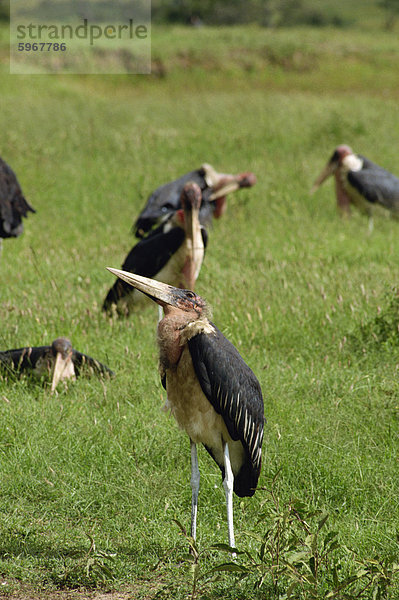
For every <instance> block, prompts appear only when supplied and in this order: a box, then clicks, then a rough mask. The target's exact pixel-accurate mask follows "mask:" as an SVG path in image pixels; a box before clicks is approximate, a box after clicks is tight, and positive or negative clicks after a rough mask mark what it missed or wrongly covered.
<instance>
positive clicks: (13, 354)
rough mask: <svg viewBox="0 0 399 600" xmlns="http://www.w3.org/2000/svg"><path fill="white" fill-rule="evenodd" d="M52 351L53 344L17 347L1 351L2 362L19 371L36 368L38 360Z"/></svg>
mask: <svg viewBox="0 0 399 600" xmlns="http://www.w3.org/2000/svg"><path fill="white" fill-rule="evenodd" d="M49 353H51V346H36V347H29V346H27V347H26V348H15V349H13V350H5V351H3V352H0V364H1V365H2V366H4V367H8V368H12V369H15V370H17V371H25V370H27V369H34V368H35V366H36V363H37V361H38V360H39V359H40V358H43V357H44V356H46V355H47V354H49Z"/></svg>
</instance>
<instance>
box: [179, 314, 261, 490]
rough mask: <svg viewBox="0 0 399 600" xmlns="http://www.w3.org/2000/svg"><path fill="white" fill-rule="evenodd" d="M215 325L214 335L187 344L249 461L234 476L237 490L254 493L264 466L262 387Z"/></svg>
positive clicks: (198, 372) (206, 389)
mask: <svg viewBox="0 0 399 600" xmlns="http://www.w3.org/2000/svg"><path fill="white" fill-rule="evenodd" d="M213 327H214V328H215V333H214V334H205V333H200V334H198V335H196V336H194V337H193V338H191V339H190V340H189V341H188V347H189V350H190V354H191V358H192V361H193V365H194V370H195V373H196V375H197V377H198V381H199V383H200V385H201V388H202V391H203V392H204V394H205V396H206V397H207V398H208V400H209V402H210V403H211V404H212V406H213V407H214V409H215V410H216V412H217V413H219V414H220V415H222V417H223V420H224V422H225V424H226V427H227V429H228V431H229V434H230V436H231V438H232V439H233V440H240V441H241V443H242V445H243V447H244V450H245V454H246V461H245V463H244V464H243V465H242V467H241V469H240V471H239V473H238V474H235V476H234V491H235V493H236V494H237V495H239V496H252V495H253V494H254V492H255V489H256V485H257V482H258V478H259V474H260V467H261V446H262V441H263V426H264V409H263V398H262V390H261V388H260V385H259V382H258V380H257V378H256V377H255V375H254V373H253V372H252V370H251V369H250V368H249V367H248V365H247V364H246V363H245V362H244V360H243V359H242V357H241V355H240V354H239V352H238V351H237V350H236V348H235V347H234V346H233V344H231V343H230V342H229V341H228V340H227V339H226V338H225V337H224V335H223V334H222V333H221V332H220V331H219V330H218V329H217V327H215V326H214V325H213ZM207 449H208V451H210V452H211V449H209V448H207Z"/></svg>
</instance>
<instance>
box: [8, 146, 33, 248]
mask: <svg viewBox="0 0 399 600" xmlns="http://www.w3.org/2000/svg"><path fill="white" fill-rule="evenodd" d="M29 212H32V213H34V212H36V211H35V209H34V208H33V207H32V206H31V205H30V204H29V203H28V201H27V200H26V198H25V196H24V195H23V193H22V189H21V186H20V185H19V183H18V179H17V177H16V175H15V173H14V171H13V170H12V169H11V167H9V166H8V164H7V163H6V162H5V161H4V160H3V159H2V158H0V253H1V244H2V239H4V238H10V237H18V236H19V235H21V233H22V232H23V229H24V228H23V224H22V218H23V217H27V216H28V213H29Z"/></svg>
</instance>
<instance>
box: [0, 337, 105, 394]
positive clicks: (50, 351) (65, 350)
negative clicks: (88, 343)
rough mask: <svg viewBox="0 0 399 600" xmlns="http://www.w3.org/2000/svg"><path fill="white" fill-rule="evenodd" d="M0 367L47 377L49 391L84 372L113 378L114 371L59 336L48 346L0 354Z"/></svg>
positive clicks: (6, 351)
mask: <svg viewBox="0 0 399 600" xmlns="http://www.w3.org/2000/svg"><path fill="white" fill-rule="evenodd" d="M0 367H2V368H3V370H4V369H5V370H10V369H11V370H13V371H14V370H15V371H18V372H21V373H22V372H27V371H32V372H33V373H34V374H35V375H36V376H38V377H43V376H45V375H50V377H51V391H52V392H54V390H55V388H56V387H57V385H58V383H59V382H60V381H62V380H64V379H75V377H76V376H78V375H80V372H81V371H82V370H83V369H87V370H88V371H89V372H90V371H91V372H93V373H96V374H98V375H107V376H109V377H112V376H113V375H114V372H113V371H111V369H109V368H108V367H107V366H106V365H103V364H101V363H100V362H99V361H98V360H96V359H95V358H91V357H90V356H87V355H86V354H82V353H81V352H78V351H77V350H75V349H74V348H72V344H71V342H70V341H69V340H68V339H67V338H65V337H59V338H57V339H56V340H54V341H53V343H52V344H51V346H36V347H27V348H18V349H16V350H5V351H3V352H0Z"/></svg>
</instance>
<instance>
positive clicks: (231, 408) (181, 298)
mask: <svg viewBox="0 0 399 600" xmlns="http://www.w3.org/2000/svg"><path fill="white" fill-rule="evenodd" d="M109 271H111V273H114V275H116V276H117V277H120V278H122V279H123V280H124V281H126V282H127V283H129V284H130V285H132V286H134V287H135V288H137V289H138V290H140V291H141V292H143V293H144V294H146V295H147V296H148V297H149V298H151V299H152V300H154V301H155V302H156V303H157V304H159V305H160V306H162V307H163V309H164V313H165V316H164V318H163V319H162V321H160V322H159V324H158V345H159V349H160V363H159V370H160V375H161V381H162V385H163V387H164V388H165V389H166V391H167V401H166V408H167V409H170V411H171V412H172V414H173V416H174V417H175V419H176V421H177V423H178V425H179V426H180V427H181V428H182V429H184V430H185V431H186V433H187V434H188V436H189V438H190V442H191V486H192V504H191V536H192V537H193V538H194V539H195V537H196V519H197V506H198V492H199V480H200V473H199V469H198V457H197V449H196V444H198V443H201V444H203V445H204V446H205V448H206V449H207V451H208V452H209V453H210V455H211V456H212V458H213V459H214V460H215V462H216V463H217V464H218V466H219V467H220V469H221V471H222V477H223V487H224V489H225V493H226V505H227V522H228V531H229V544H230V546H231V547H235V540H234V529H233V490H234V492H235V493H236V494H237V495H238V496H241V497H242V496H252V495H253V494H254V493H255V490H256V486H257V482H258V478H259V474H260V468H261V451H262V440H263V425H264V416H263V399H262V391H261V388H260V385H259V382H258V380H257V378H256V377H255V375H254V373H253V372H252V371H251V369H250V368H249V367H248V366H247V364H246V363H245V362H244V360H243V359H242V358H241V356H240V354H239V353H238V351H237V350H236V348H235V347H234V346H233V345H232V344H231V343H230V342H229V341H228V340H227V339H226V338H225V337H224V335H223V334H222V333H221V332H220V331H219V330H218V329H217V327H216V326H215V325H214V324H213V323H211V321H209V319H208V314H209V310H208V308H207V305H206V303H205V301H204V300H203V299H202V298H200V297H199V296H197V295H196V294H195V293H194V292H192V291H190V290H183V289H179V288H175V287H172V286H170V285H167V284H165V283H161V282H158V281H155V280H152V279H148V278H147V277H140V276H139V275H135V274H132V273H127V272H125V271H119V270H117V269H109Z"/></svg>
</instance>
